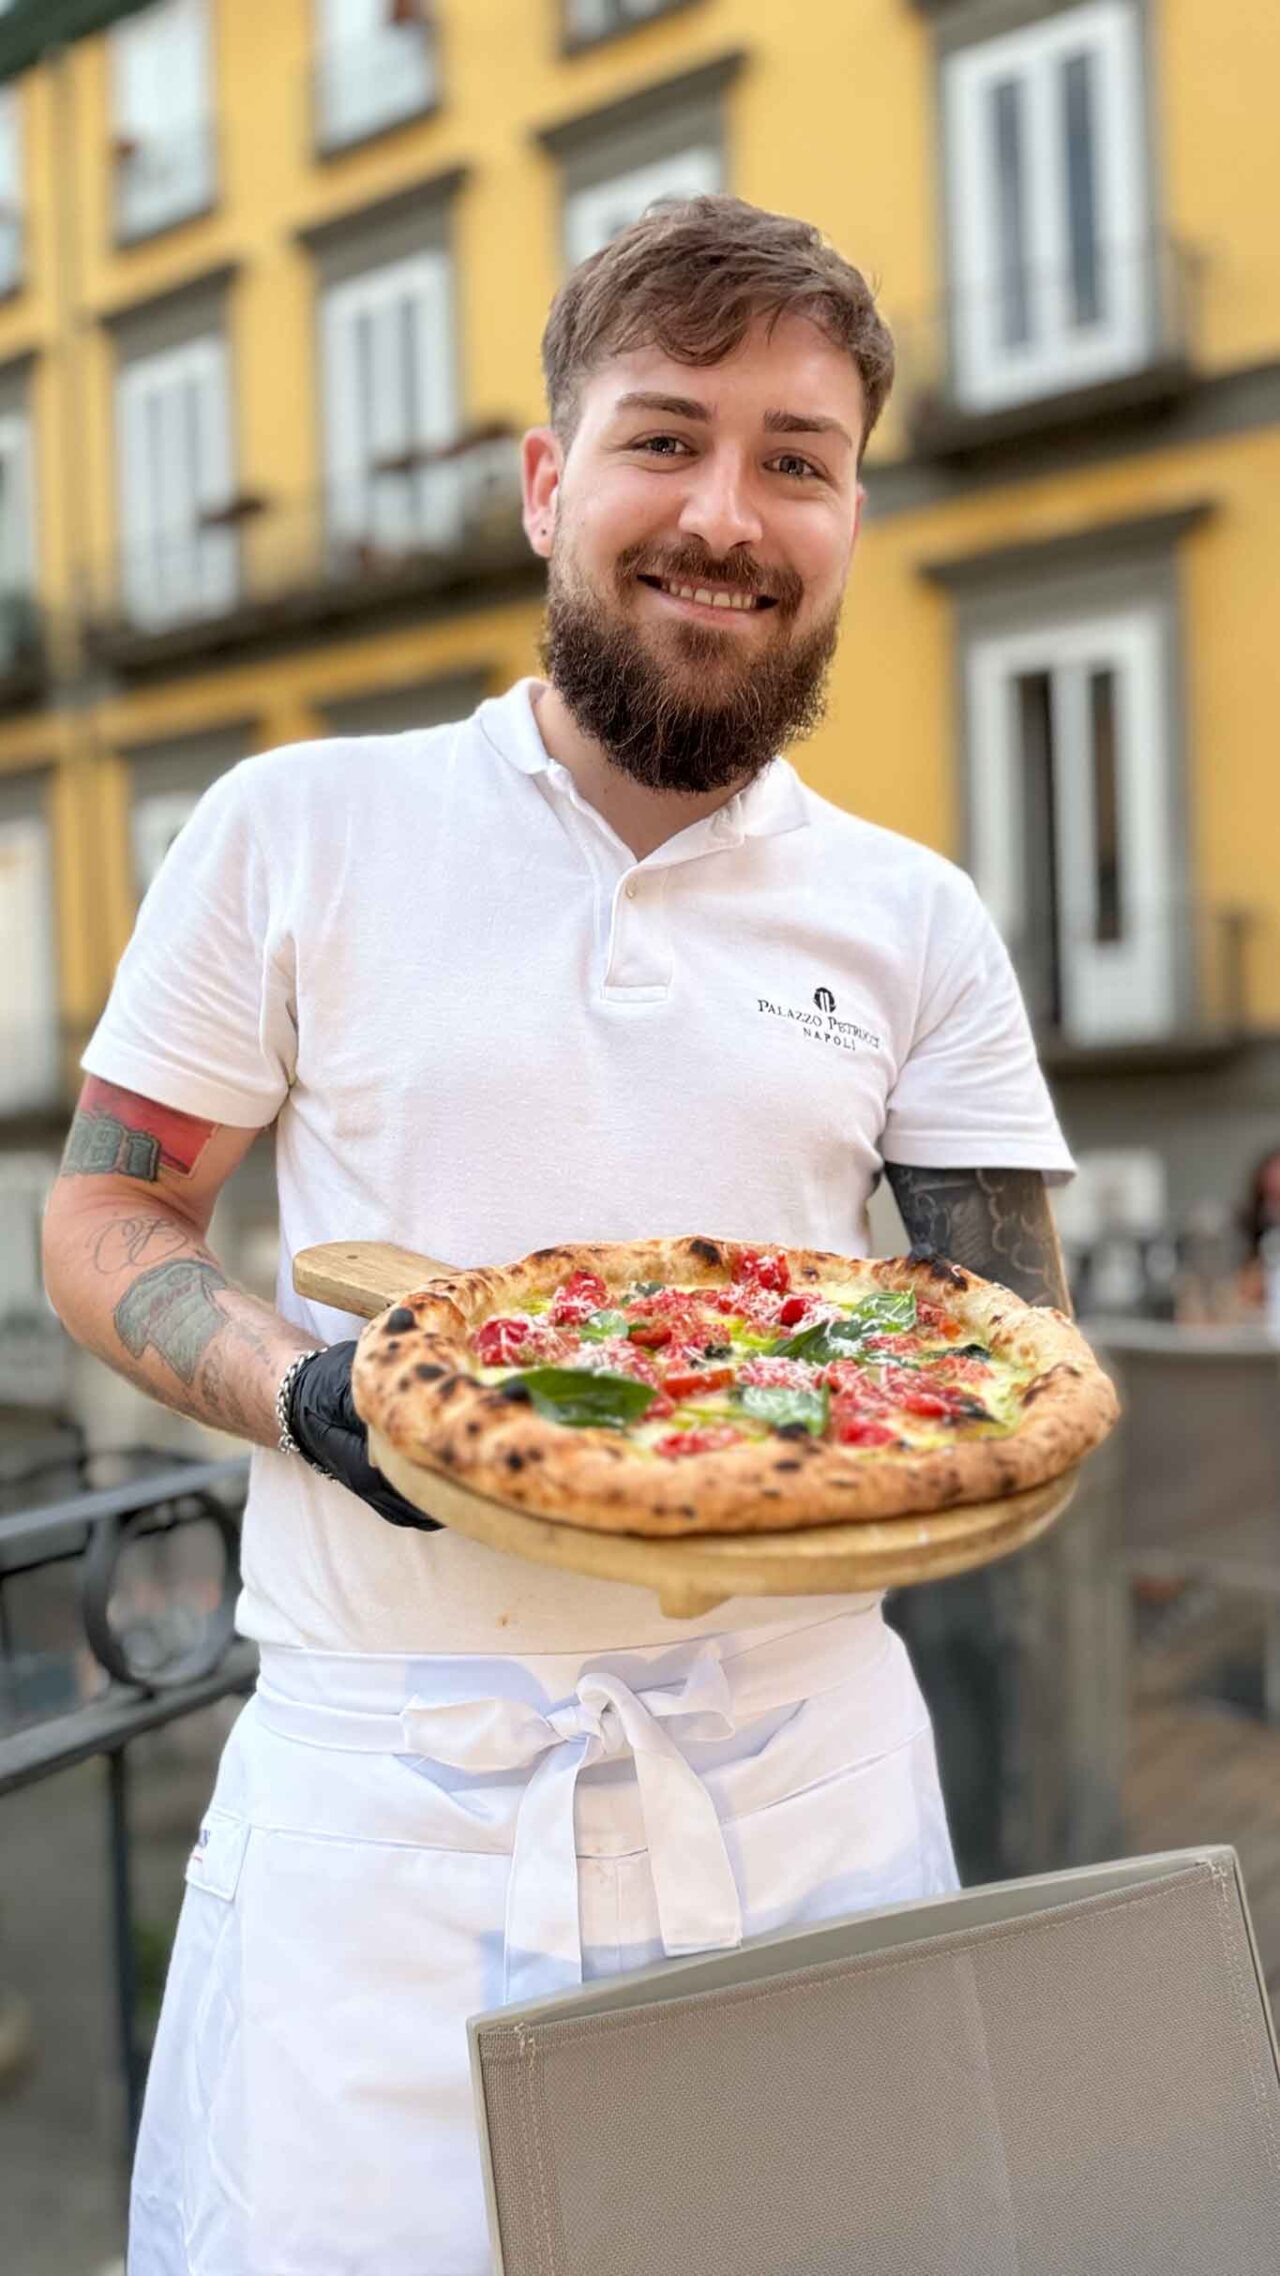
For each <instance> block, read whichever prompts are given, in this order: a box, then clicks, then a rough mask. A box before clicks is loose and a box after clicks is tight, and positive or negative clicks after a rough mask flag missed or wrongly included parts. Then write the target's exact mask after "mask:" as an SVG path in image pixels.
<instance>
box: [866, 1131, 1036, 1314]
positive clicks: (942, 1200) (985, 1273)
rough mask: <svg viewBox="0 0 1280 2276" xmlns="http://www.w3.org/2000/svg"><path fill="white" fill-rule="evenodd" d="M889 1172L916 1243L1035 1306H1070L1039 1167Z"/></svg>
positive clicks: (892, 1165)
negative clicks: (1034, 1168) (1010, 1291)
mask: <svg viewBox="0 0 1280 2276" xmlns="http://www.w3.org/2000/svg"><path fill="white" fill-rule="evenodd" d="M885 1174H886V1176H887V1177H888V1180H889V1184H890V1186H891V1188H892V1191H893V1196H894V1199H895V1201H896V1202H897V1204H898V1209H899V1212H900V1214H901V1217H902V1222H903V1224H904V1226H905V1227H906V1230H907V1237H908V1239H909V1240H910V1241H911V1243H912V1245H913V1246H915V1245H916V1244H921V1245H923V1246H925V1247H928V1248H931V1249H936V1250H937V1251H938V1253H939V1255H941V1256H944V1257H950V1258H951V1260H952V1262H953V1263H954V1264H960V1265H965V1266H967V1268H968V1270H969V1271H970V1272H976V1273H978V1274H979V1275H980V1276H981V1277H982V1278H983V1279H984V1280H998V1281H999V1282H1000V1284H1001V1286H1002V1287H1004V1288H1011V1289H1012V1290H1013V1292H1014V1294H1015V1295H1016V1296H1022V1297H1024V1298H1025V1299H1026V1301H1027V1303H1029V1304H1056V1305H1057V1307H1058V1309H1059V1310H1060V1311H1063V1312H1069V1311H1070V1310H1071V1296H1070V1291H1069V1290H1068V1287H1067V1277H1066V1270H1065V1267H1064V1265H1063V1261H1062V1250H1061V1247H1060V1245H1059V1242H1058V1233H1057V1227H1056V1226H1055V1224H1054V1221H1053V1212H1052V1211H1051V1209H1050V1207H1049V1196H1048V1193H1047V1192H1046V1190H1045V1182H1044V1179H1043V1177H1042V1176H1041V1174H1040V1172H1039V1170H926V1169H914V1168H908V1167H905V1166H904V1165H903V1164H901V1163H898V1162H886V1163H885Z"/></svg>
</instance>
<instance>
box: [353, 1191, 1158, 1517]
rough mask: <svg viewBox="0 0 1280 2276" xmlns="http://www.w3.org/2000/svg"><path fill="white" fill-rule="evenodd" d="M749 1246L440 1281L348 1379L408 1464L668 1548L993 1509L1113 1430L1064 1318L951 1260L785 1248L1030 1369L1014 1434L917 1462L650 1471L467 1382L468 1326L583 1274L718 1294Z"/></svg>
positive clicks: (811, 1269)
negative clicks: (685, 1542) (890, 1294)
mask: <svg viewBox="0 0 1280 2276" xmlns="http://www.w3.org/2000/svg"><path fill="white" fill-rule="evenodd" d="M746 1245H748V1244H745V1243H739V1242H736V1241H733V1242H731V1241H727V1240H717V1239H712V1238H710V1237H708V1236H687V1237H682V1238H671V1239H655V1240H645V1241H628V1242H611V1243H596V1244H590V1243H585V1242H583V1243H570V1244H566V1245H564V1246H561V1247H557V1248H552V1249H538V1250H535V1251H534V1253H533V1254H532V1255H531V1256H527V1257H523V1258H521V1259H520V1261H519V1262H518V1263H516V1264H513V1265H509V1266H504V1267H499V1266H478V1267H476V1268H475V1269H474V1270H472V1271H467V1272H457V1273H452V1274H450V1275H449V1276H448V1277H446V1278H441V1279H439V1280H435V1281H433V1282H432V1283H431V1285H430V1287H429V1288H425V1289H422V1290H419V1291H416V1292H415V1293H413V1294H410V1295H408V1296H405V1297H402V1298H401V1299H400V1302H399V1303H398V1304H396V1305H393V1306H391V1307H389V1309H388V1310H387V1311H386V1312H383V1313H382V1314H380V1315H379V1317H378V1318H377V1319H376V1320H373V1321H371V1322H370V1323H369V1325H368V1327H366V1329H365V1330H364V1333H363V1334H362V1336H361V1337H360V1341H359V1344H358V1346H357V1350H356V1354H355V1360H354V1365H353V1369H352V1392H353V1397H354V1400H355V1406H356V1411H357V1413H358V1414H359V1415H360V1417H361V1419H362V1420H363V1421H364V1422H365V1423H366V1424H368V1425H370V1426H371V1427H373V1428H376V1429H377V1430H378V1431H380V1432H381V1433H382V1435H383V1437H384V1438H385V1439H387V1440H388V1441H389V1443H390V1444H391V1445H392V1446H393V1447H395V1449H396V1450H397V1452H399V1453H400V1454H403V1455H405V1456H406V1457H407V1458H408V1459H409V1460H410V1461H411V1462H415V1463H417V1464H419V1465H420V1466H421V1467H422V1468H424V1469H427V1470H435V1471H438V1472H441V1473H443V1474H444V1475H445V1476H446V1477H449V1478H451V1479H453V1480H454V1481H455V1482H456V1483H457V1484H458V1485H462V1486H466V1487H469V1488H470V1489H471V1490H472V1491H473V1492H475V1493H478V1494H484V1495H487V1496H489V1497H490V1498H491V1499H493V1500H496V1501H500V1502H504V1503H507V1504H509V1505H510V1506H511V1507H512V1508H515V1509H520V1510H527V1511H529V1512H531V1513H533V1514H535V1515H537V1516H540V1517H548V1518H559V1519H562V1520H563V1521H564V1522H566V1523H568V1524H572V1525H579V1526H584V1527H587V1528H589V1529H591V1530H594V1531H599V1532H608V1533H639V1534H645V1535H650V1536H654V1537H658V1538H668V1539H675V1538H680V1537H681V1536H687V1535H693V1534H702V1533H762V1532H785V1531H788V1530H790V1529H793V1528H796V1527H800V1526H806V1525H831V1524H835V1523H840V1522H842V1521H845V1520H853V1519H860V1518H884V1517H899V1516H906V1515H914V1514H925V1513H928V1512H930V1511H933V1510H940V1509H951V1508H954V1507H955V1506H957V1505H958V1504H962V1503H966V1502H985V1501H993V1500H998V1499H1000V1498H1002V1497H1003V1496H1005V1495H1007V1494H1015V1493H1020V1492H1022V1491H1023V1490H1024V1488H1026V1487H1029V1486H1037V1485H1042V1484H1044V1483H1046V1482H1047V1481H1048V1480H1050V1479H1053V1478H1056V1477H1059V1476H1060V1475H1061V1474H1062V1472H1063V1471H1065V1470H1069V1469H1070V1468H1071V1467H1072V1466H1073V1464H1075V1463H1076V1462H1078V1461H1079V1460H1080V1458H1081V1457H1082V1455H1084V1454H1087V1453H1088V1452H1089V1450H1090V1449H1091V1448H1092V1447H1094V1446H1096V1445H1097V1444H1098V1443H1099V1441H1100V1440H1101V1439H1103V1438H1105V1437H1106V1435H1107V1432H1108V1431H1109V1430H1110V1429H1111V1427H1112V1425H1113V1423H1114V1422H1115V1420H1116V1417H1117V1414H1118V1412H1119V1407H1118V1402H1117V1399H1116V1394H1115V1390H1114V1387H1113V1385H1112V1383H1111V1380H1110V1378H1109V1376H1107V1374H1106V1373H1105V1372H1104V1370H1103V1369H1102V1368H1101V1366H1100V1365H1099V1364H1098V1361H1097V1360H1096V1359H1095V1358H1094V1355H1093V1353H1092V1352H1091V1350H1090V1348H1089V1346H1088V1344H1087V1343H1086V1342H1085V1339H1084V1337H1083V1336H1082V1335H1081V1334H1080V1332H1079V1330H1078V1328H1076V1327H1075V1326H1074V1324H1073V1323H1072V1321H1070V1320H1069V1319H1067V1317H1066V1316H1065V1314H1064V1313H1062V1312H1057V1311H1052V1310H1049V1309H1048V1308H1045V1307H1042V1306H1039V1305H1031V1304H1027V1303H1024V1302H1023V1300H1022V1298H1021V1297H1019V1296H1015V1295H1013V1294H1012V1293H1011V1291H1010V1290H1008V1289H1006V1288H1001V1287H999V1286H998V1285H997V1284H996V1283H994V1282H992V1281H986V1280H980V1279H979V1278H978V1277H977V1275H976V1274H974V1273H970V1272H967V1271H965V1270H964V1269H963V1267H961V1266H959V1265H952V1264H949V1263H948V1262H946V1260H945V1259H943V1258H940V1257H935V1258H931V1259H929V1260H925V1261H920V1260H915V1259H912V1258H908V1257H876V1258H859V1259H854V1258H848V1257H840V1256H834V1255H830V1254H828V1253H827V1252H826V1251H824V1250H820V1249H797V1248H789V1249H786V1250H785V1251H783V1252H782V1253H784V1254H785V1255H786V1257H787V1261H788V1263H789V1265H790V1268H791V1285H792V1287H793V1289H797V1290H800V1289H803V1287H804V1285H805V1283H806V1282H814V1281H820V1282H821V1283H822V1284H823V1286H824V1287H825V1288H829V1289H830V1290H831V1292H832V1293H833V1294H841V1293H845V1292H847V1293H848V1294H849V1296H850V1297H851V1298H852V1297H856V1296H859V1295H867V1294H869V1293H871V1292H872V1291H873V1290H875V1289H912V1290H915V1291H916V1292H917V1293H918V1294H919V1295H922V1296H925V1295H927V1296H928V1297H929V1298H930V1299H931V1301H933V1302H934V1303H938V1304H942V1305H944V1306H945V1307H946V1309H947V1310H948V1311H950V1312H952V1313H954V1315H955V1316H956V1317H957V1318H958V1319H960V1320H961V1321H962V1322H963V1323H964V1325H965V1326H966V1327H968V1328H971V1329H972V1330H973V1332H974V1334H975V1336H980V1337H981V1340H982V1341H983V1342H984V1343H985V1344H987V1346H988V1347H989V1348H990V1349H991V1351H992V1352H993V1353H996V1354H998V1355H999V1356H1001V1357H1003V1358H1008V1359H1011V1360H1013V1361H1015V1362H1016V1363H1018V1364H1020V1365H1023V1366H1029V1367H1031V1368H1033V1369H1034V1376H1033V1380H1032V1381H1031V1382H1030V1383H1029V1384H1028V1386H1027V1388H1026V1390H1025V1392H1024V1394H1023V1405H1024V1412H1023V1416H1022V1419H1021V1420H1020V1422H1019V1424H1018V1426H1017V1428H1016V1429H1015V1431H1014V1432H1013V1433H1011V1434H1010V1435H1008V1436H1005V1437H1000V1438H975V1439H959V1440H957V1441H956V1442H955V1443H954V1444H952V1445H948V1446H941V1447H937V1448H930V1449H929V1450H927V1451H910V1452H908V1451H903V1452H894V1451H893V1450H885V1449H882V1448H875V1449H860V1448H857V1447H847V1446H839V1445H832V1444H827V1443H824V1442H822V1441H819V1440H817V1439H813V1438H807V1439H803V1440H797V1439H789V1438H779V1437H777V1436H771V1437H770V1438H768V1439H763V1440H755V1441H744V1442H743V1444H742V1445H740V1446H731V1447H724V1448H720V1449H718V1450H716V1451H714V1452H709V1453H706V1454H690V1455H684V1456H681V1457H680V1458H679V1459H678V1460H665V1459H662V1458H658V1459H656V1460H648V1461H646V1460H642V1459H640V1458H639V1457H638V1456H637V1455H636V1454H635V1453H634V1452H633V1451H632V1450H631V1449H630V1448H629V1447H628V1446H627V1444H626V1442H625V1440H624V1439H623V1438H622V1437H621V1436H620V1434H619V1433H618V1432H617V1431H613V1430H607V1429H601V1428H594V1427H586V1428H572V1427H569V1426H566V1425H565V1424H563V1423H557V1422H553V1421H551V1420H549V1419H548V1418H547V1417H544V1416H542V1415H540V1414H538V1413H537V1411H536V1410H535V1409H534V1408H533V1407H531V1406H529V1405H526V1404H515V1403H513V1402H512V1401H511V1400H510V1399H508V1398H506V1397H504V1395H503V1392H502V1388H501V1386H500V1385H497V1384H485V1383H481V1382H479V1381H478V1380H477V1379H476V1377H475V1376H474V1375H473V1374H471V1372H470V1369H471V1367H472V1366H473V1365H474V1360H473V1359H472V1356H471V1354H470V1353H469V1351H468V1349H467V1343H466V1338H467V1336H468V1334H469V1333H470V1332H471V1330H472V1329H474V1328H476V1327H478V1326H479V1325H480V1323H481V1322H482V1321H483V1320H485V1319H488V1318H490V1317H492V1316H493V1315H495V1314H498V1313H501V1312H505V1311H514V1310H520V1309H521V1308H523V1306H524V1305H525V1304H526V1303H527V1301H528V1299H529V1298H530V1297H532V1296H549V1295H551V1294H552V1293H553V1292H554V1290H555V1289H556V1288H558V1287H559V1286H560V1285H561V1283H562V1282H563V1281H565V1280H566V1279H567V1278H568V1276H569V1274H570V1273H572V1272H594V1273H598V1274H599V1275H600V1277H601V1279H602V1280H604V1281H605V1283H606V1285H607V1286H608V1287H609V1289H610V1291H611V1292H612V1291H614V1290H622V1289H625V1288H627V1287H629V1286H630V1285H631V1283H632V1282H633V1281H636V1280H660V1281H663V1282H676V1283H681V1284H684V1285H698V1284H702V1285H707V1286H717V1287H719V1286H724V1285H725V1284H726V1283H727V1282H728V1281H729V1280H731V1279H732V1277H733V1271H732V1264H731V1255H732V1252H733V1251H734V1250H736V1249H737V1248H738V1247H740V1246H746ZM774 1245H775V1246H776V1244H774Z"/></svg>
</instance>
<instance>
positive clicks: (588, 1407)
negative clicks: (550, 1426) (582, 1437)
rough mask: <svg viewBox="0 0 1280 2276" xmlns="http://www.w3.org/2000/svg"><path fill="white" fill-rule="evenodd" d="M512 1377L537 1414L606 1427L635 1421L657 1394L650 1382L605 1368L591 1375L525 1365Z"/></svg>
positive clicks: (574, 1369) (615, 1427)
mask: <svg viewBox="0 0 1280 2276" xmlns="http://www.w3.org/2000/svg"><path fill="white" fill-rule="evenodd" d="M511 1380H512V1381H513V1382H516V1383H523V1385H524V1387H525V1389H526V1391H527V1392H528V1394H529V1397H530V1398H531V1399H532V1401H533V1403H534V1406H535V1407H536V1408H537V1410H538V1413H539V1414H540V1415H546V1416H547V1417H548V1419H549V1420H550V1421H551V1422H559V1423H574V1424H577V1425H583V1424H590V1423H597V1424H600V1425H602V1426H603V1427H604V1428H605V1429H606V1430H625V1428H626V1426H627V1424H628V1423H631V1422H638V1421H639V1419H640V1417H641V1415H643V1414H645V1413H646V1412H647V1411H648V1409H649V1407H651V1406H652V1404H653V1401H654V1400H655V1399H656V1398H657V1395H658V1394H657V1392H656V1391H655V1390H654V1388H653V1386H652V1384H650V1383H637V1381H636V1379H635V1377H634V1376H633V1375H612V1374H610V1373H609V1371H608V1370H607V1369H606V1368H601V1369H599V1371H598V1372H597V1373H595V1374H592V1373H590V1371H589V1370H588V1369H586V1368H583V1367H527V1368H525V1369H524V1371H523V1373H522V1374H520V1375H517V1376H513V1377H512V1378H511ZM504 1388H505V1386H504Z"/></svg>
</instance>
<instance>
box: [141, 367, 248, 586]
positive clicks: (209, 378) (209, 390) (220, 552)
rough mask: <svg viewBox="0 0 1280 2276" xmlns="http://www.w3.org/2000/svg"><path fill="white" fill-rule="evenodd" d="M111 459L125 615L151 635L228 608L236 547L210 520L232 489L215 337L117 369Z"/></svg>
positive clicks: (223, 373) (223, 374)
mask: <svg viewBox="0 0 1280 2276" xmlns="http://www.w3.org/2000/svg"><path fill="white" fill-rule="evenodd" d="M117 453H118V466H119V497H120V529H121V545H122V571H123V577H122V582H123V590H124V601H125V607H126V610H127V612H128V614H129V616H130V617H131V618H132V619H133V621H134V622H136V623H138V624H141V625H144V626H149V627H156V628H159V627H161V626H163V625H166V624H172V623H177V622H180V621H181V620H182V619H184V618H191V617H201V616H213V615H217V614H219V613H220V612H221V611H222V610H223V609H226V608H228V607H230V605H231V603H232V602H233V600H234V599H235V596H236V591H237V586H238V580H239V556H238V546H237V541H236V535H235V531H234V530H233V529H230V528H227V527H225V526H222V527H220V526H218V524H217V522H216V520H215V519H214V517H215V516H216V514H217V513H218V511H219V510H220V509H223V508H225V507H226V506H227V505H228V504H229V502H230V500H231V495H232V487H233V485H232V467H231V425H230V412H229V406H228V392H227V356H226V344H225V342H224V341H223V340H222V339H220V338H218V337H216V336H206V337H203V338H199V339H193V340H188V341H186V342H185V343H184V344H183V345H182V346H180V347H173V348H167V349H162V350H161V351H159V352H158V353H156V354H152V355H143V356H139V357H138V358H137V359H136V360H135V361H133V362H129V363H126V364H125V365H124V366H123V368H122V370H121V372H120V375H119V380H118V383H117Z"/></svg>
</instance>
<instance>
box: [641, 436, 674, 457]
mask: <svg viewBox="0 0 1280 2276" xmlns="http://www.w3.org/2000/svg"><path fill="white" fill-rule="evenodd" d="M659 443H675V444H676V445H677V446H678V447H679V449H681V450H688V448H689V445H688V443H686V442H685V441H684V440H683V438H682V437H681V436H680V435H647V436H646V437H645V439H644V441H643V442H638V443H632V444H630V446H629V447H630V449H632V450H653V449H655V448H656V447H657V445H658V444H659ZM663 455H664V456H665V453H664V454H663Z"/></svg>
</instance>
